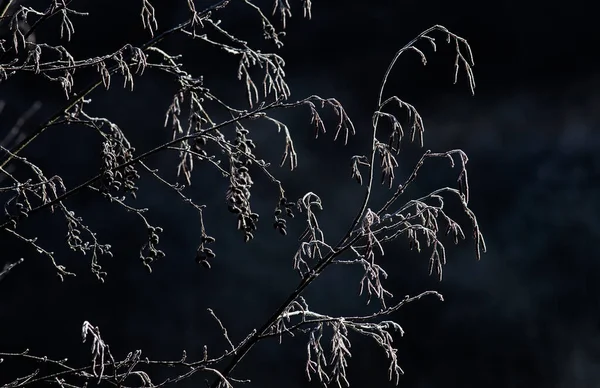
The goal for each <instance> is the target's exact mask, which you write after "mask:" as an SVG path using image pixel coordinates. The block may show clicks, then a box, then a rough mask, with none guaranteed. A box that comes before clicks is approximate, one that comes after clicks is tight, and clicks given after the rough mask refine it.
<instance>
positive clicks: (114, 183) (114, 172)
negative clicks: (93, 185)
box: [101, 134, 140, 198]
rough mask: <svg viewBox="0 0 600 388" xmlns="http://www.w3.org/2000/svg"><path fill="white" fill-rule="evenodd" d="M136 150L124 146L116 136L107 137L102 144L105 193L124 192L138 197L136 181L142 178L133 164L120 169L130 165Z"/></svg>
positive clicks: (109, 135)
mask: <svg viewBox="0 0 600 388" xmlns="http://www.w3.org/2000/svg"><path fill="white" fill-rule="evenodd" d="M134 152H135V148H134V147H132V146H129V145H124V144H123V143H122V142H121V141H119V139H118V138H117V137H116V136H115V135H114V134H108V135H106V139H105V140H104V142H103V143H102V168H101V170H102V186H103V188H104V192H106V193H110V191H111V190H112V191H113V192H118V191H120V190H124V191H125V193H128V194H130V195H131V196H132V197H133V198H135V197H136V194H135V193H136V191H137V189H138V187H137V186H136V181H137V180H138V179H139V178H140V175H139V173H138V172H137V170H136V169H135V165H134V164H133V163H131V164H129V165H125V166H124V167H121V168H120V169H117V167H118V166H122V165H123V164H127V163H130V162H131V161H132V159H133V154H134Z"/></svg>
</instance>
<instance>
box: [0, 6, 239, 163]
mask: <svg viewBox="0 0 600 388" xmlns="http://www.w3.org/2000/svg"><path fill="white" fill-rule="evenodd" d="M230 1H231V0H221V1H219V2H218V3H216V4H214V5H212V6H210V7H208V8H206V9H205V10H204V11H202V12H200V13H199V17H205V16H206V15H207V14H208V13H210V12H211V11H214V10H218V9H221V8H223V7H225V6H226V5H227V4H228V3H229V2H230ZM192 21H193V18H190V19H189V20H188V21H186V22H183V23H181V24H179V25H177V26H175V27H173V28H171V29H169V30H167V31H164V32H163V33H161V34H159V35H157V36H155V37H154V38H152V39H150V40H149V41H148V42H146V43H145V44H144V45H143V46H142V47H141V49H142V50H147V49H148V48H149V47H152V46H154V45H156V44H157V43H159V42H160V41H162V40H163V39H165V38H166V37H167V36H169V35H170V34H172V33H174V32H177V31H179V30H181V29H183V28H185V27H187V26H189V25H190V24H191V23H192ZM118 69H119V65H118V64H117V65H114V66H112V67H111V68H110V69H109V70H108V71H109V74H111V75H112V74H114V73H115V72H116V71H117V70H118ZM100 85H102V80H98V81H95V82H92V83H90V84H89V85H88V86H87V87H85V88H84V89H83V90H82V91H80V92H79V93H75V94H74V95H73V97H71V98H70V99H69V100H68V101H67V104H66V105H65V106H64V107H62V108H60V109H59V110H58V111H56V112H55V113H54V114H53V115H52V116H51V117H50V118H49V119H48V120H47V121H46V122H45V123H44V124H42V125H40V126H39V127H38V128H37V129H36V130H35V131H33V132H32V133H31V134H30V135H29V136H27V138H25V140H24V141H23V142H22V143H20V144H19V145H17V146H16V147H15V149H13V150H11V151H10V153H9V154H8V155H7V157H6V158H5V159H4V160H3V161H2V162H1V163H0V169H2V168H4V167H5V166H6V164H8V163H9V162H10V161H11V160H12V159H13V158H14V156H16V155H17V154H19V153H20V152H21V151H23V149H25V147H27V146H28V145H29V144H30V143H31V142H32V141H33V140H35V139H36V138H37V137H38V136H40V135H41V134H42V133H43V132H44V131H45V130H46V128H48V127H50V126H52V125H53V124H54V123H55V122H56V121H58V119H59V118H60V117H62V115H63V114H64V113H65V112H66V111H67V110H69V109H71V108H72V107H73V106H75V105H76V104H77V103H78V102H79V101H81V100H82V99H83V98H85V97H86V96H88V95H89V94H90V93H91V92H92V91H93V90H94V89H96V88H97V87H98V86H100Z"/></svg>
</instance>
